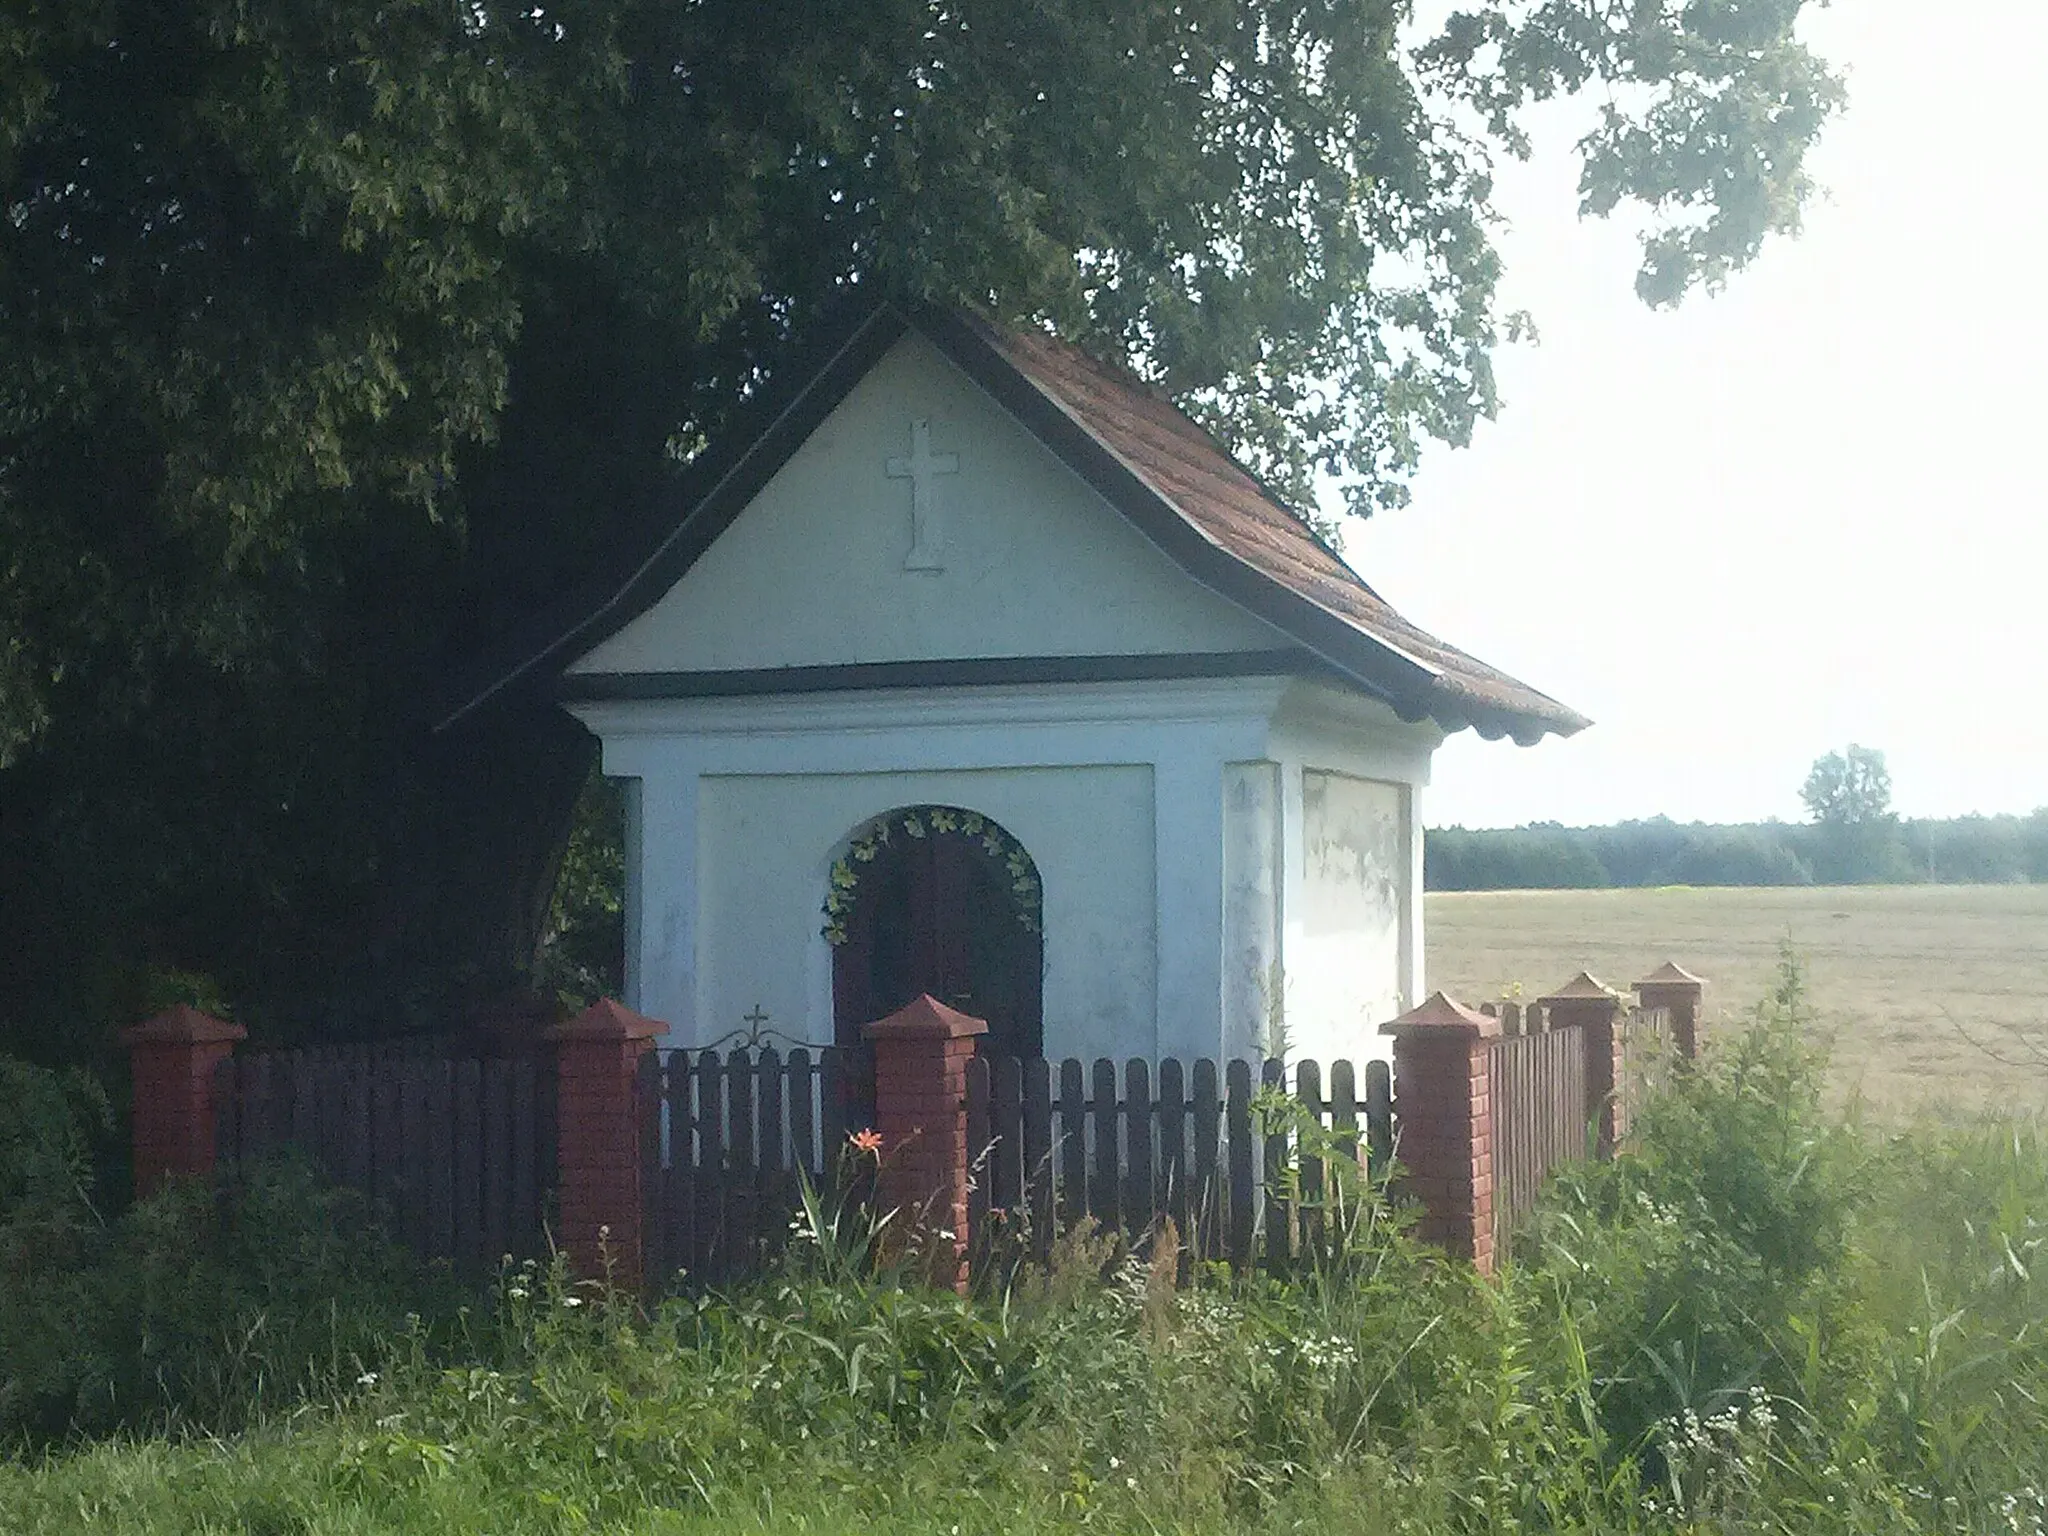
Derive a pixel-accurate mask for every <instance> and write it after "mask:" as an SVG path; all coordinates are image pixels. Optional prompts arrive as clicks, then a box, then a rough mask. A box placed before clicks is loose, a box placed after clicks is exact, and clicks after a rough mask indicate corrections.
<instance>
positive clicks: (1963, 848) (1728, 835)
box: [1424, 807, 2048, 891]
mask: <svg viewBox="0 0 2048 1536" xmlns="http://www.w3.org/2000/svg"><path fill="white" fill-rule="evenodd" d="M1424 848H1425V852H1426V880H1427V885H1428V888H1429V889H1430V890H1433V891H1494V890H1527V889H1536V890H1544V889H1556V890H1590V889H1596V888H1600V887H1606V886H1645V885H1856V884H1874V883H1901V884H1904V883H1913V882H1935V883H1939V884H1944V885H1977V884H2012V883H2017V882H2024V881H2038V882H2044V883H2048V807H2043V808H2042V809H2040V810H2037V811H2035V812H2034V813H2033V814H2032V815H2031V816H1959V817H1955V818H1953V819H1951V820H1946V821H1934V820H1925V821H1920V820H1912V821H1909V820H1899V819H1890V820H1888V821H1886V822H1883V823H1880V824H1878V825H1876V826H1873V827H1869V828H1867V829H1852V828H1850V827H1848V826H1842V825H1831V824H1828V823H1825V822H1814V823H1812V824H1797V823H1791V822H1779V821H1765V822H1750V823H1742V824H1735V825H1723V824H1715V823H1708V822H1689V823H1685V822H1675V821H1672V820H1670V819H1669V818H1667V817H1663V816H1658V817H1654V818H1652V819H1651V820H1648V821H1624V822H1621V823H1620V824H1619V825H1616V826H1608V827H1567V826H1562V825H1560V824H1558V823H1556V822H1536V823H1532V824H1531V825H1529V826H1524V827H1509V828H1502V829H1499V830H1482V829H1476V828H1466V827H1439V828H1435V829H1432V830H1431V831H1430V833H1429V835H1428V837H1427V838H1426V839H1425V841H1424Z"/></svg>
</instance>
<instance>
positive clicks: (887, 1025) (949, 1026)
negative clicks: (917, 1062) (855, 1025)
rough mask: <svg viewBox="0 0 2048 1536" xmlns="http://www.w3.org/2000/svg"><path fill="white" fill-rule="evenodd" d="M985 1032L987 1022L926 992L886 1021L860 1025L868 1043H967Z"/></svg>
mask: <svg viewBox="0 0 2048 1536" xmlns="http://www.w3.org/2000/svg"><path fill="white" fill-rule="evenodd" d="M987 1033H988V1021H987V1020H986V1019H977V1018H974V1017H972V1016H971V1015H969V1014H965V1013H962V1012H961V1011H960V1010H959V1009H958V1008H948V1007H947V1006H946V1005H945V1004H944V1003H942V1002H940V1001H939V1000H938V999H937V998H935V997H933V996H932V995H931V993H929V992H920V993H918V995H917V996H916V997H913V998H912V999H911V1000H910V1001H909V1002H907V1003H905V1004H904V1005H903V1006H902V1007H901V1008H898V1009H897V1010H896V1011H895V1012H894V1013H892V1014H890V1015H889V1017H887V1018H886V1019H877V1020H875V1022H874V1023H872V1024H867V1025H863V1026H862V1028H861V1034H862V1035H863V1036H864V1037H865V1038H867V1039H869V1040H967V1039H971V1038H972V1037H973V1036H975V1035H985V1034H987Z"/></svg>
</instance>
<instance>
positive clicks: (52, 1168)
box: [0, 1056, 112, 1222]
mask: <svg viewBox="0 0 2048 1536" xmlns="http://www.w3.org/2000/svg"><path fill="white" fill-rule="evenodd" d="M0 1104H4V1105H6V1106H7V1116H6V1118H5V1119H0V1222H12V1221H16V1220H21V1219H24V1218H26V1217H30V1216H35V1215H39V1214H42V1213H50V1212H59V1211H67V1210H78V1209H83V1208H84V1207H85V1206H86V1205H87V1204H88V1202H89V1200H90V1196H91V1190H92V1154H93V1143H94V1140H95V1139H96V1137H98V1136H104V1135H105V1134H106V1133H107V1132H108V1131H109V1130H110V1129H111V1128H112V1117H111V1115H110V1113H109V1110H108V1108H107V1098H106V1094H105V1093H104V1092H102V1091H101V1089H100V1086H99V1084H98V1083H96V1082H94V1081H93V1080H92V1079H91V1078H89V1077H87V1076H85V1075H84V1074H83V1073H81V1072H76V1071H72V1072H64V1073H58V1072H51V1071H47V1070H45V1069H43V1068H41V1067H34V1066H30V1065H29V1064H28V1063H27V1062H24V1061H16V1060H14V1059H13V1058H12V1057H9V1056H0Z"/></svg>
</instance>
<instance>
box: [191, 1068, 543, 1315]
mask: <svg viewBox="0 0 2048 1536" xmlns="http://www.w3.org/2000/svg"><path fill="white" fill-rule="evenodd" d="M444 1048H445V1047H443V1046H440V1045H438V1044H437V1043H434V1042H428V1043H424V1044H422V1043H420V1042H410V1043H404V1042H401V1043H394V1044H388V1045H382V1046H375V1047H344V1048H341V1049H331V1050H306V1051H293V1052H288V1053H267V1054H260V1055H252V1056H246V1057H242V1058H239V1059H237V1058H233V1057H230V1058H229V1059H228V1060H226V1061H223V1062H221V1063H220V1065H219V1067H218V1068H217V1069H216V1071H215V1076H214V1101H213V1102H214V1106H215V1112H214V1113H215V1119H214V1139H215V1151H216V1156H217V1157H218V1158H219V1159H220V1160H221V1161H223V1162H225V1163H228V1164H232V1165H248V1164H251V1163H254V1162H256V1161H258V1160H260V1159H263V1158H266V1157H271V1156H275V1155H277V1154H279V1153H282V1152H285V1151H286V1150H287V1149H290V1150H294V1151H296V1152H297V1153H299V1154H300V1155H302V1156H305V1157H309V1158H311V1159H312V1160H313V1161H314V1162H315V1164H316V1165H317V1166H318V1167H319V1168H320V1170H321V1171H322V1172H323V1173H324V1174H325V1175H326V1176H327V1177H328V1178H329V1179H331V1180H333V1181H334V1182H335V1183H337V1184H341V1185H343V1186H346V1187H347V1188H350V1189H353V1190H356V1191H358V1192H359V1193H361V1194H362V1195H364V1196H366V1197H367V1198H368V1199H369V1200H370V1201H371V1203H372V1205H373V1207H374V1208H375V1209H376V1210H377V1211H378V1213H379V1214H380V1215H381V1217H382V1218H383V1220H384V1221H385V1223H386V1224H387V1226H388V1227H389V1229H390V1230H391V1232H392V1233H393V1235H394V1236H396V1237H397V1238H399V1239H400V1240H401V1241H402V1242H404V1243H405V1244H406V1245H407V1246H408V1247H410V1248H412V1249H413V1250H414V1252H416V1253H418V1254H420V1255H421V1256H422V1257H424V1258H427V1259H429V1260H444V1261H446V1262H447V1263H449V1264H450V1265H452V1266H453V1267H454V1269H455V1271H456V1272H457V1273H458V1274H461V1275H463V1276H465V1277H482V1276H485V1275H488V1274H489V1273H491V1272H492V1271H493V1270H495V1269H496V1267H497V1266H498V1265H499V1263H500V1262H501V1261H502V1260H503V1258H504V1257H505V1256H507V1255H510V1256H511V1257H513V1258H518V1259H526V1258H544V1257H545V1256H546V1254H547V1252H548V1242H547V1224H546V1208H547V1202H548V1199H549V1197H550V1194H551V1192H552V1190H553V1188H554V1182H555V1178H554V1158H555V1134H554V1121H555V1114H554V1103H555V1079H554V1066H553V1063H552V1062H551V1061H550V1060H548V1059H547V1058H545V1057H541V1058H535V1057H532V1056H528V1057H524V1058H512V1059H504V1060H497V1059H489V1060H486V1059H478V1058H474V1057H455V1058H451V1057H449V1056H446V1055H441V1054H435V1052H437V1051H438V1050H440V1049H444Z"/></svg>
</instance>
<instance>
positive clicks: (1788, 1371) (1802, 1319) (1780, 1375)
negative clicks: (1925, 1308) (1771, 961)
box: [1521, 955, 1865, 1474]
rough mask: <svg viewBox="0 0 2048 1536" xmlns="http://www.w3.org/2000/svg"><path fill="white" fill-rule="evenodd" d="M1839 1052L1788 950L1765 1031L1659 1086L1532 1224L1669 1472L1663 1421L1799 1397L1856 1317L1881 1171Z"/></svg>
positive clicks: (1624, 1417) (1645, 1444) (1724, 1045)
mask: <svg viewBox="0 0 2048 1536" xmlns="http://www.w3.org/2000/svg"><path fill="white" fill-rule="evenodd" d="M1825 1066H1826V1057H1825V1052H1824V1050H1823V1049H1822V1048H1821V1047H1820V1046H1819V1045H1818V1044H1816V1042H1815V1038H1814V1019H1813V1016H1812V1013H1811V1010H1810V1009H1809V1007H1808V1005H1807V1002H1806V997H1805V988H1804V982H1803V978H1802V976H1801V973H1800V969H1799V966H1798V964H1797V962H1796V961H1795V960H1793V959H1792V958H1791V957H1790V956H1789V955H1788V956H1787V958H1786V959H1785V961H1784V964H1783V967H1782V970H1781V974H1780V978H1779V982H1778V985H1777V987H1776V990H1775V991H1774V993H1773V995H1772V996H1771V997H1770V998H1768V999H1767V1000H1766V1001H1765V1002H1764V1003H1763V1004H1762V1005H1760V1006H1759V1008H1758V1009H1757V1011H1756V1013H1755V1014H1754V1016H1753V1017H1752V1019H1751V1021H1750V1023H1749V1025H1748V1027H1747V1028H1745V1029H1744V1030H1742V1031H1741V1032H1740V1033H1739V1034H1737V1035H1735V1036H1734V1037H1733V1038H1731V1039H1726V1040H1719V1041H1714V1042H1712V1043H1711V1044H1710V1046H1709V1048H1708V1050H1707V1052H1706V1054H1705V1057H1704V1059H1703V1060H1702V1061H1701V1062H1700V1063H1699V1064H1698V1065H1697V1067H1696V1069H1695V1070H1692V1071H1689V1072H1682V1073H1678V1074H1675V1076H1674V1078H1673V1080H1672V1082H1671V1084H1670V1086H1669V1087H1668V1089H1667V1090H1666V1091H1664V1092H1662V1093H1659V1094H1657V1095H1654V1096H1652V1097H1651V1098H1650V1099H1649V1100H1648V1102H1647V1103H1646V1104H1645V1106H1644V1107H1643V1109H1642V1110H1641V1112H1640V1113H1639V1115H1638V1118H1637V1121H1636V1124H1635V1125H1634V1126H1633V1127H1632V1134H1631V1137H1630V1141H1629V1144H1628V1146H1627V1147H1626V1148H1625V1149H1624V1150H1623V1151H1622V1153H1621V1154H1620V1155H1618V1156H1617V1157H1615V1158H1614V1159H1613V1160H1612V1161H1610V1162H1588V1163H1579V1164H1575V1165H1572V1166H1570V1167H1569V1168H1568V1169H1566V1170H1565V1171H1564V1172H1563V1173H1562V1174H1561V1175H1560V1176H1559V1177H1558V1178H1557V1179H1556V1180H1555V1182H1554V1184H1553V1187H1552V1189H1551V1190H1550V1192H1549V1195H1548V1198H1547V1200H1546V1202H1545V1205H1544V1207H1543V1209H1542V1211H1541V1212H1540V1213H1539V1217H1538V1219H1537V1221H1536V1222H1534V1223H1533V1224H1532V1227H1531V1231H1530V1235H1529V1237H1528V1239H1527V1240H1526V1242H1525V1245H1524V1247H1523V1249H1522V1254H1521V1257H1522V1258H1523V1259H1524V1261H1525V1264H1526V1267H1527V1268H1528V1270H1529V1273H1528V1275H1527V1276H1526V1277H1524V1278H1525V1281H1526V1283H1527V1284H1529V1285H1532V1286H1534V1287H1536V1288H1538V1290H1539V1291H1541V1292H1542V1293H1543V1295H1544V1297H1545V1301H1546V1303H1547V1307H1548V1309H1549V1310H1550V1311H1551V1312H1554V1313H1555V1314H1557V1315H1559V1316H1561V1317H1562V1318H1565V1319H1568V1320H1569V1322H1570V1324H1571V1326H1572V1327H1573V1328H1574V1329H1575V1330H1576V1332H1577V1333H1578V1335H1579V1336H1580V1337H1581V1338H1582V1339H1583V1341H1584V1346H1585V1349H1586V1352H1587V1356H1588V1360H1589V1363H1590V1368H1591V1371H1592V1373H1593V1376H1594V1379H1595V1383H1596V1386H1597V1395H1598V1401H1599V1407H1600V1412H1601V1417H1602V1423H1603V1426H1604V1428H1605V1430H1606V1431H1607V1433H1608V1434H1609V1435H1610V1436H1611V1437H1612V1438H1613V1440H1614V1442H1615V1444H1617V1445H1619V1446H1623V1447H1627V1448H1629V1449H1630V1450H1632V1451H1634V1452H1636V1453H1639V1454H1643V1455H1645V1456H1647V1457H1648V1458H1649V1460H1650V1462H1651V1463H1652V1468H1653V1474H1654V1472H1655V1471H1656V1468H1657V1467H1658V1466H1659V1465H1660V1464H1661V1461H1662V1453H1661V1450H1660V1446H1659V1440H1658V1435H1659V1432H1660V1426H1666V1425H1668V1424H1669V1423H1670V1422H1672V1421H1674V1420H1680V1419H1682V1418H1683V1416H1684V1415H1686V1414H1687V1413H1691V1414H1693V1415H1695V1416H1696V1417H1698V1418H1700V1419H1706V1418H1710V1417H1713V1416H1715V1415H1720V1414H1725V1413H1727V1412H1728V1411H1730V1410H1731V1409H1737V1410H1739V1407H1740V1405H1741V1404H1743V1403H1745V1402H1746V1401H1747V1400H1748V1399H1749V1396H1750V1393H1751V1390H1752V1389H1753V1388H1759V1387H1761V1388H1762V1389H1763V1390H1765V1391H1766V1392H1767V1393H1768V1394H1770V1395H1771V1396H1772V1397H1774V1398H1776V1397H1784V1396H1788V1395H1796V1394H1797V1393H1798V1392H1799V1391H1800V1388H1801V1379H1800V1374H1799V1372H1800V1366H1801V1364H1802V1363H1803V1362H1804V1361H1806V1360H1807V1358H1808V1357H1809V1355H1810V1353H1811V1352H1812V1349H1813V1347H1814V1345H1815V1343H1816V1341H1818V1343H1819V1344H1820V1346H1822V1347H1823V1348H1830V1347H1832V1345H1833V1343H1834V1341H1835V1340H1836V1339H1837V1338H1838V1336H1839V1335H1840V1334H1841V1333H1842V1331H1843V1329H1844V1328H1845V1326H1846V1321H1847V1320H1846V1313H1845V1309H1844V1306H1843V1304H1842V1301H1841V1291H1842V1286H1843V1282H1844V1278H1845V1276H1844V1266H1845V1261H1846V1257H1847V1253H1848V1244H1849V1235H1850V1232H1851V1229H1852V1224H1853V1222H1854V1220H1855V1217H1856V1213H1857V1210H1858V1208H1859V1203H1860V1201H1861V1199H1862V1195H1863V1191H1864V1188H1865V1177H1864V1174H1865V1168H1864V1158H1863V1155H1862V1152H1861V1148H1860V1145H1859V1142H1858V1140H1857V1138H1856V1137H1855V1135H1854V1134H1853V1133H1852V1132H1851V1130H1850V1129H1849V1127H1847V1126H1846V1125H1844V1124H1842V1123H1840V1122H1839V1121H1835V1120H1831V1119H1830V1117H1829V1115H1828V1114H1827V1112H1826V1111H1825V1110H1824V1108H1823V1103H1822V1090H1823V1083H1824V1071H1825Z"/></svg>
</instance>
